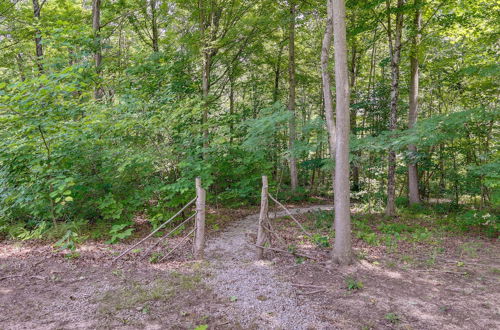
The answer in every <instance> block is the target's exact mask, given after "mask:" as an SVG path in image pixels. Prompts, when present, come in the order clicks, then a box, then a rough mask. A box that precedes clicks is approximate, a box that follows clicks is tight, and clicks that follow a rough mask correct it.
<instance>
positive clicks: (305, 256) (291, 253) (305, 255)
mask: <svg viewBox="0 0 500 330" xmlns="http://www.w3.org/2000/svg"><path fill="white" fill-rule="evenodd" d="M250 244H252V245H255V246H256V247H258V248H261V249H266V250H271V251H276V252H281V253H286V254H290V255H292V256H299V257H304V258H308V259H311V260H316V261H321V260H320V259H318V258H315V257H311V256H308V255H307V254H302V253H297V252H289V251H285V250H282V249H277V248H272V247H267V246H261V245H257V244H253V243H250Z"/></svg>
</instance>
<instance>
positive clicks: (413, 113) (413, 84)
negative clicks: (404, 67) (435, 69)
mask: <svg viewBox="0 0 500 330" xmlns="http://www.w3.org/2000/svg"><path fill="white" fill-rule="evenodd" d="M420 4H421V0H414V5H415V20H414V30H415V31H413V33H414V35H413V36H412V49H411V53H410V63H411V64H410V65H411V78H410V109H409V112H408V128H412V127H413V126H415V123H416V122H417V117H418V85H419V68H418V49H419V44H420V28H421V21H422V19H421V17H422V15H421V10H420ZM408 151H409V153H410V155H412V156H413V155H415V154H416V153H417V147H416V146H415V145H413V144H410V145H409V146H408ZM412 158H413V157H412ZM408 197H409V200H410V205H412V204H419V203H420V196H419V193H418V170H417V163H416V161H413V159H411V160H410V162H409V163H408Z"/></svg>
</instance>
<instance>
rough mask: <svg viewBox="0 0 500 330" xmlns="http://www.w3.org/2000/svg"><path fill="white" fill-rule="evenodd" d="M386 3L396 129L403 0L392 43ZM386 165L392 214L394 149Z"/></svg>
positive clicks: (391, 123) (392, 118) (392, 127)
mask: <svg viewBox="0 0 500 330" xmlns="http://www.w3.org/2000/svg"><path fill="white" fill-rule="evenodd" d="M386 5H387V35H388V38H389V49H390V52H391V107H390V114H389V130H391V131H394V130H396V126H397V114H398V99H399V76H400V74H399V62H400V59H401V34H402V32H403V13H402V11H401V8H402V7H403V5H404V0H398V4H397V8H398V11H397V14H396V26H395V27H394V43H393V41H392V28H391V13H390V6H391V5H390V0H386ZM387 163H388V166H387V206H386V209H385V214H386V215H388V216H394V215H395V214H396V202H395V199H396V151H394V150H389V157H388V161H387Z"/></svg>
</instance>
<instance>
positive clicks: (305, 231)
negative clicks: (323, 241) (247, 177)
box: [268, 194, 312, 237]
mask: <svg viewBox="0 0 500 330" xmlns="http://www.w3.org/2000/svg"><path fill="white" fill-rule="evenodd" d="M268 195H269V198H271V199H272V200H273V201H274V202H275V203H276V204H278V205H279V206H281V207H282V208H283V209H284V210H285V212H286V213H288V215H289V216H290V217H291V218H292V219H293V221H295V223H296V224H297V225H299V227H300V229H302V231H303V232H304V233H305V234H306V235H307V236H309V237H312V235H311V234H309V233H308V232H307V230H306V229H305V228H304V227H303V226H302V225H301V224H300V222H299V221H298V220H297V219H295V217H294V216H293V215H292V213H290V211H289V210H288V209H287V208H286V207H285V206H284V205H283V204H281V203H280V202H279V201H278V200H277V199H275V198H274V197H273V196H271V194H268Z"/></svg>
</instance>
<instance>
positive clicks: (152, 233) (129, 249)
mask: <svg viewBox="0 0 500 330" xmlns="http://www.w3.org/2000/svg"><path fill="white" fill-rule="evenodd" d="M195 200H196V197H195V198H193V199H192V200H191V201H190V202H189V203H187V204H186V205H184V207H183V208H182V209H180V211H179V212H177V213H176V214H175V215H174V216H172V217H171V218H170V219H168V220H167V221H165V222H164V223H162V224H161V225H160V226H159V227H158V228H156V229H155V230H153V231H152V232H151V233H150V234H149V235H148V236H146V237H144V238H143V239H141V240H140V241H139V242H137V243H136V244H134V245H132V246H131V247H129V248H128V249H127V250H125V251H123V252H122V253H121V254H120V255H119V256H118V257H116V258H114V259H113V261H111V263H114V262H115V261H116V260H118V259H120V258H121V257H123V256H124V255H125V254H127V253H128V252H129V251H131V250H132V249H133V248H135V247H136V246H138V245H139V244H141V243H143V242H144V241H146V240H147V239H148V238H150V237H151V236H153V235H154V234H155V233H156V232H158V231H159V230H160V229H162V228H163V227H165V225H166V224H167V223H169V222H170V221H172V220H174V219H175V218H176V217H177V216H178V215H179V214H181V213H182V211H184V210H185V209H186V208H187V207H188V206H189V205H191V204H193V203H194V201H195Z"/></svg>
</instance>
